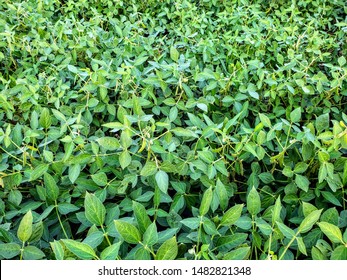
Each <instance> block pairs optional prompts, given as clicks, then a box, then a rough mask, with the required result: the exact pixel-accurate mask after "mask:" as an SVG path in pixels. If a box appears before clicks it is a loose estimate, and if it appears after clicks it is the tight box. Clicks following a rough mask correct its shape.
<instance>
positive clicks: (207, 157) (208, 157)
mask: <svg viewBox="0 0 347 280" xmlns="http://www.w3.org/2000/svg"><path fill="white" fill-rule="evenodd" d="M198 155H199V158H201V159H202V160H203V161H205V162H206V163H211V162H213V161H214V155H213V153H212V152H211V151H198Z"/></svg>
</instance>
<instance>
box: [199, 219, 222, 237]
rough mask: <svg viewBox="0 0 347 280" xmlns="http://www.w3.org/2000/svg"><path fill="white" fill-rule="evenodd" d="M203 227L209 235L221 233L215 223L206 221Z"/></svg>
mask: <svg viewBox="0 0 347 280" xmlns="http://www.w3.org/2000/svg"><path fill="white" fill-rule="evenodd" d="M202 226H203V228H204V230H205V232H206V233H207V234H208V235H215V234H219V232H218V231H217V228H216V225H215V223H214V222H212V221H211V220H208V219H204V221H203V224H202Z"/></svg>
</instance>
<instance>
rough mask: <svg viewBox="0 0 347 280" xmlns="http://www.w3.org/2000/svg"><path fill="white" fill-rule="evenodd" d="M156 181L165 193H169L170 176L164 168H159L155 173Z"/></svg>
mask: <svg viewBox="0 0 347 280" xmlns="http://www.w3.org/2000/svg"><path fill="white" fill-rule="evenodd" d="M155 181H156V182H157V184H158V187H159V189H160V190H161V191H162V192H163V193H167V190H168V188H169V176H168V175H167V173H166V172H165V171H163V170H159V171H158V172H157V173H156V174H155Z"/></svg>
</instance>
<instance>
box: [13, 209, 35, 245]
mask: <svg viewBox="0 0 347 280" xmlns="http://www.w3.org/2000/svg"><path fill="white" fill-rule="evenodd" d="M32 232H33V215H32V213H31V210H29V211H28V212H27V213H26V214H25V215H24V217H23V218H22V220H21V222H20V224H19V227H18V230H17V236H18V238H19V240H20V241H22V242H26V241H28V240H29V238H30V236H31V234H32Z"/></svg>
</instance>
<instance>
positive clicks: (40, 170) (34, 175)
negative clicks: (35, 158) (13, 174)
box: [30, 163, 49, 181]
mask: <svg viewBox="0 0 347 280" xmlns="http://www.w3.org/2000/svg"><path fill="white" fill-rule="evenodd" d="M48 166H49V165H48V164H45V163H43V164H39V165H38V166H36V167H35V169H34V170H33V171H31V174H30V181H34V180H36V179H38V178H40V177H41V176H42V175H43V174H44V173H46V172H47V170H48Z"/></svg>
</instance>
